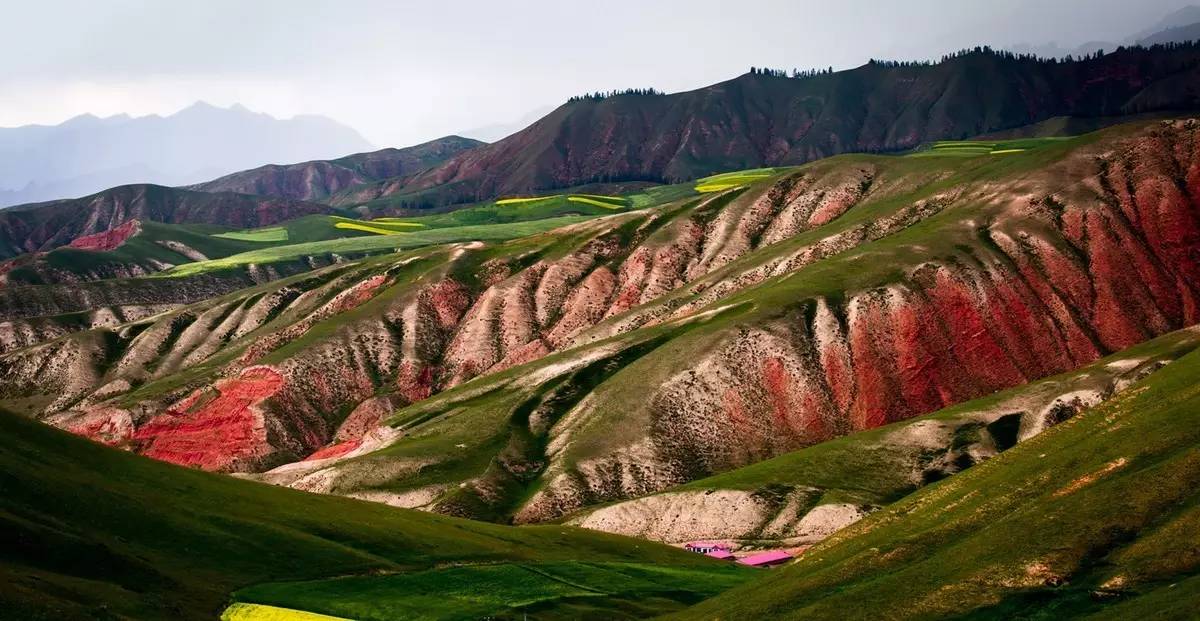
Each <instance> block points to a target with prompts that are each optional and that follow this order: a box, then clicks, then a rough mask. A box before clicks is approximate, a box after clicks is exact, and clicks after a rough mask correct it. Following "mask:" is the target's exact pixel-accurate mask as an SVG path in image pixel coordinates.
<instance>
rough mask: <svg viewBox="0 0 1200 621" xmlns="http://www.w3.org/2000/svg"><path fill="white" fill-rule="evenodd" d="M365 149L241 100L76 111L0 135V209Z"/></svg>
mask: <svg viewBox="0 0 1200 621" xmlns="http://www.w3.org/2000/svg"><path fill="white" fill-rule="evenodd" d="M314 121H315V122H314ZM371 148H372V145H371V144H370V143H369V142H367V141H366V140H365V139H364V138H363V137H362V136H361V135H360V134H359V133H358V132H357V131H355V130H354V129H352V128H349V127H346V126H345V125H342V124H340V123H338V122H336V121H334V120H332V119H329V118H327V117H317V116H313V117H297V118H293V119H286V120H282V119H276V118H274V117H272V116H270V115H268V114H263V113H257V112H254V111H252V110H250V109H248V108H246V107H245V106H243V105H241V104H234V105H232V106H230V107H228V108H222V107H219V106H216V105H213V104H211V103H209V102H206V101H196V102H195V103H193V104H191V105H189V106H188V107H186V108H184V109H182V110H180V111H178V112H176V113H174V114H171V115H167V116H159V115H150V116H142V117H136V118H134V117H131V116H129V115H128V114H118V115H114V116H110V117H104V118H101V117H99V116H97V115H95V114H90V113H89V114H81V115H79V116H76V117H74V118H72V119H70V120H68V121H66V122H64V123H62V124H60V125H53V126H24V127H15V128H6V129H0V206H3V205H15V204H20V203H29V202H36V201H43V200H51V199H56V198H69V197H75V196H83V195H86V194H91V193H93V192H98V191H100V190H103V189H106V188H109V187H113V186H117V185H124V184H129V183H143V182H152V183H160V184H163V185H182V184H187V183H196V182H199V181H203V180H205V179H211V178H213V177H216V176H220V175H224V174H228V173H231V172H234V171H237V170H244V169H247V168H254V167H257V166H262V165H264V164H275V163H289V162H298V161H307V160H315V159H330V158H335V157H340V156H343V155H346V154H348V153H359V152H363V151H369V150H370V149H371Z"/></svg>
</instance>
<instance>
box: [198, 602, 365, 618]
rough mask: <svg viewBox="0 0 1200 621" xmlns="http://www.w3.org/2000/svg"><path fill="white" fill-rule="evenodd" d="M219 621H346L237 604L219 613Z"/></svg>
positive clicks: (268, 607)
mask: <svg viewBox="0 0 1200 621" xmlns="http://www.w3.org/2000/svg"><path fill="white" fill-rule="evenodd" d="M221 621H347V620H346V619H345V618H344V617H331V616H329V615H322V614H317V613H315V612H304V611H303V610H293V609H291V608H280V607H278V606H263V605H262V604H243V603H241V602H238V603H236V604H234V605H232V606H230V607H229V608H226V609H225V612H223V613H221Z"/></svg>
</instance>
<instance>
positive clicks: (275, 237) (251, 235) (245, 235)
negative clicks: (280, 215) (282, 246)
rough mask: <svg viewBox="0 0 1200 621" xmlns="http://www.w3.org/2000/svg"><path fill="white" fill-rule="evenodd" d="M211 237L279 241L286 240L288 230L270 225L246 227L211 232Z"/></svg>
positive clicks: (251, 240)
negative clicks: (225, 231)
mask: <svg viewBox="0 0 1200 621" xmlns="http://www.w3.org/2000/svg"><path fill="white" fill-rule="evenodd" d="M213 237H220V238H222V239H236V240H238V241H250V242H281V241H287V240H288V232H287V229H286V228H284V227H282V226H272V227H267V228H262V229H247V230H244V231H230V232H228V233H215V234H213Z"/></svg>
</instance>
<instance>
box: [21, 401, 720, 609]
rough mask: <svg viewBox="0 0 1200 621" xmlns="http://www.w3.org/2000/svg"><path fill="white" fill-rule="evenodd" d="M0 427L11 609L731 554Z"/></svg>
mask: <svg viewBox="0 0 1200 621" xmlns="http://www.w3.org/2000/svg"><path fill="white" fill-rule="evenodd" d="M0 434H2V437H3V438H4V441H3V443H2V444H0V533H2V534H0V540H2V541H3V545H0V610H3V611H4V615H5V616H6V618H20V619H31V620H32V619H55V620H60V619H91V618H103V619H112V618H132V619H166V618H171V619H213V618H215V617H216V616H217V614H218V613H219V611H220V609H221V608H222V607H223V605H224V604H225V602H226V601H227V598H228V596H229V593H230V592H231V591H233V590H234V589H236V588H239V587H243V586H247V585H250V584H254V583H259V582H265V581H277V580H303V579H313V578H319V577H328V576H337V575H350V574H362V573H366V572H387V573H394V572H399V571H408V570H422V569H429V568H433V567H439V566H444V565H446V564H448V563H481V562H499V561H517V562H535V561H564V560H570V559H586V560H590V561H596V562H635V563H651V564H667V565H671V566H677V567H688V566H690V567H695V568H697V569H698V570H699V571H700V572H701V573H703V571H704V569H705V568H715V569H714V570H715V571H716V572H717V573H716V574H714V579H716V580H718V581H724V582H723V583H724V584H728V583H729V582H730V581H729V579H728V578H727V577H725V576H727V573H723V572H726V571H727V570H726V568H725V567H724V566H723V565H720V564H717V563H715V562H711V561H710V560H709V559H704V558H702V557H700V556H698V555H694V554H689V553H685V552H682V551H677V550H673V549H670V548H667V547H665V546H658V545H655V544H651V543H647V542H639V541H635V540H632V539H625V538H620V537H613V536H608V535H602V534H597V533H591V532H588V531H582V530H577V529H572V528H562V527H538V528H521V529H516V528H511V527H498V526H495V525H490V524H483V523H477V522H468V521H464V520H456V519H450V518H444V517H440V516H434V515H428V514H421V513H417V512H411V511H404V510H398V509H393V508H390V507H385V506H383V505H378V504H373V503H365V502H357V501H353V500H348V499H343V498H335V497H329V496H315V495H311V494H305V493H300V492H296V491H293V490H287V489H281V488H275V487H270V486H265V485H259V484H256V483H251V482H247V481H239V480H236V479H233V478H229V477H222V476H217V475H212V474H207V473H204V472H199V471H195V470H188V469H184V468H178V467H175V466H170V465H167V464H163V463H159V462H155V461H152V460H149V459H145V458H141V457H135V456H132V455H129V454H126V453H122V452H119V451H116V450H113V449H110V448H106V447H103V446H100V445H98V444H95V443H92V442H89V441H87V440H83V439H81V438H76V437H73V436H70V435H69V434H66V433H64V432H61V431H58V430H55V429H52V428H49V427H46V426H44V425H41V424H39V423H35V422H32V421H28V420H26V419H22V418H19V417H17V416H13V415H11V414H7V413H0ZM701 582H703V581H701ZM685 595H686V594H685ZM691 597H692V599H696V596H695V595H692V596H691ZM684 599H686V597H685V598H684Z"/></svg>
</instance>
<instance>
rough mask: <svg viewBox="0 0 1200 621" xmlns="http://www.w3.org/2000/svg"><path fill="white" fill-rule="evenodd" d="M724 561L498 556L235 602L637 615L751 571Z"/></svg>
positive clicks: (425, 616)
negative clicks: (677, 563) (684, 563)
mask: <svg viewBox="0 0 1200 621" xmlns="http://www.w3.org/2000/svg"><path fill="white" fill-rule="evenodd" d="M754 575H755V572H753V571H747V570H746V569H745V568H741V567H738V566H736V565H734V564H732V563H716V562H714V563H711V564H708V563H706V564H704V565H702V566H694V567H670V566H662V565H653V564H646V563H619V562H616V563H614V562H577V561H565V562H551V563H499V564H490V565H469V566H461V567H449V568H444V569H434V570H429V571H421V572H414V573H403V574H392V575H385V576H361V577H348V578H334V579H331V580H318V581H308V582H286V583H273V584H261V585H257V586H252V587H249V588H247V589H243V590H241V591H239V592H237V593H236V594H235V595H234V597H235V599H236V600H238V601H239V602H255V603H267V604H271V605H275V606H286V607H294V608H299V609H303V610H312V611H320V612H321V613H324V614H331V615H337V616H344V617H348V618H353V619H358V620H360V621H384V620H389V619H414V620H418V619H419V620H423V621H435V620H438V621H441V620H449V619H480V618H489V617H496V616H500V617H502V618H503V617H506V616H508V615H512V616H514V617H518V618H519V616H521V615H523V614H525V613H528V614H530V615H531V617H532V618H537V619H560V618H561V619H584V618H594V619H611V618H629V617H634V618H641V617H645V616H651V615H654V614H659V613H664V612H670V611H672V610H678V609H680V608H682V607H684V606H685V605H687V604H688V603H691V602H696V601H699V600H701V599H703V598H705V597H709V596H711V595H715V594H717V593H720V592H721V591H724V590H726V589H728V588H731V587H733V586H736V585H738V584H741V583H742V582H745V581H746V580H747V579H749V578H751V577H753V576H754Z"/></svg>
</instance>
